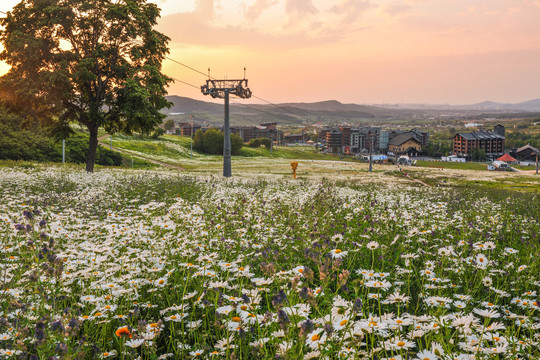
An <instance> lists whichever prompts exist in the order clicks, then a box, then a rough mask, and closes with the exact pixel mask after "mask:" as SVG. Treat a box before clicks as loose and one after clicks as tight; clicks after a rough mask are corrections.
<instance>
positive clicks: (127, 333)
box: [115, 326, 131, 339]
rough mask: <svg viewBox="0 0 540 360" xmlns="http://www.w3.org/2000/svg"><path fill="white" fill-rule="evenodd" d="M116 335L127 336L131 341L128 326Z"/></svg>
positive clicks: (117, 331)
mask: <svg viewBox="0 0 540 360" xmlns="http://www.w3.org/2000/svg"><path fill="white" fill-rule="evenodd" d="M115 334H116V336H118V337H122V336H124V335H125V336H127V337H129V338H130V339H131V332H130V331H129V329H128V327H127V326H124V327H121V328H120V329H118V330H116V333H115Z"/></svg>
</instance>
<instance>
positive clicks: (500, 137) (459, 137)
mask: <svg viewBox="0 0 540 360" xmlns="http://www.w3.org/2000/svg"><path fill="white" fill-rule="evenodd" d="M504 134H505V129H504V126H502V125H497V126H495V131H491V130H490V131H483V130H479V131H475V132H471V133H459V134H456V135H455V136H454V139H453V152H454V154H455V155H458V156H463V157H470V156H471V154H472V152H473V150H474V149H481V150H484V151H485V152H486V155H487V156H502V155H503V154H504V140H505V136H504Z"/></svg>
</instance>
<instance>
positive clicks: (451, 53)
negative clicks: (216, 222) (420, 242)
mask: <svg viewBox="0 0 540 360" xmlns="http://www.w3.org/2000/svg"><path fill="white" fill-rule="evenodd" d="M15 3H17V1H14V0H2V4H3V5H2V8H1V9H0V10H3V11H8V10H10V9H11V7H12V6H13V5H14V4H15ZM156 3H157V4H158V5H159V7H160V8H161V9H162V18H161V20H160V22H159V26H158V30H160V31H161V32H163V33H165V34H166V35H167V36H169V37H170V38H171V42H170V44H169V46H170V49H171V53H170V55H169V57H171V58H172V59H175V60H177V61H180V62H182V63H184V64H186V65H189V66H191V67H194V68H196V69H198V70H200V71H202V72H205V73H206V70H207V68H211V75H212V76H213V77H216V78H222V77H228V78H237V77H242V76H243V68H244V66H245V67H247V78H248V79H249V85H250V87H251V89H252V91H253V93H254V94H255V95H257V96H259V97H261V98H264V99H265V100H268V101H271V102H275V103H277V102H293V101H304V102H311V101H320V100H330V99H335V100H339V101H341V102H347V103H348V102H351V103H383V102H384V103H401V102H402V101H403V102H405V103H448V104H469V103H475V102H480V101H483V100H492V101H500V102H520V101H525V100H530V99H534V98H540V20H539V19H540V0H477V1H473V0H156ZM0 71H4V72H5V71H6V67H5V65H4V66H3V67H2V66H0ZM164 72H165V73H166V74H167V75H169V76H171V77H174V78H177V79H180V80H182V81H185V82H188V83H191V84H193V85H197V86H200V85H202V84H203V83H204V82H205V77H204V76H203V75H201V74H197V73H195V72H193V71H191V70H189V69H187V68H185V67H182V66H180V65H177V64H175V63H173V62H171V61H166V62H165V63H164ZM169 94H175V95H181V96H188V97H192V98H197V99H205V100H208V99H206V98H205V97H204V96H203V95H202V94H200V91H198V90H197V89H194V88H192V87H189V86H187V85H184V84H182V83H176V84H173V85H172V86H171V87H170V89H169ZM250 102H260V101H259V100H257V99H253V100H251V101H250Z"/></svg>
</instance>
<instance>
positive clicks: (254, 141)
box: [248, 138, 272, 149]
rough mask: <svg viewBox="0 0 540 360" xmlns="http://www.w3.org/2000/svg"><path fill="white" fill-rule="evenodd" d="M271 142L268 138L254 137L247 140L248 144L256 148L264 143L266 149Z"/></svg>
mask: <svg viewBox="0 0 540 360" xmlns="http://www.w3.org/2000/svg"><path fill="white" fill-rule="evenodd" d="M271 144H272V140H270V139H269V138H256V139H251V140H249V142H248V146H249V147H252V148H258V147H260V146H261V145H264V146H265V147H266V148H267V149H269V148H270V146H271Z"/></svg>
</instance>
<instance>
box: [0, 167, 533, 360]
mask: <svg viewBox="0 0 540 360" xmlns="http://www.w3.org/2000/svg"><path fill="white" fill-rule="evenodd" d="M283 165H284V166H285V165H286V164H285V163H284V164H283ZM301 165H302V164H301ZM353 165H354V164H352V165H347V166H351V167H352V166H353ZM328 166H333V165H328ZM378 171H379V173H378V176H383V174H384V170H378ZM356 175H358V174H356ZM358 176H359V175H358ZM399 176H400V177H399V179H401V175H399ZM396 179H398V177H397V176H396ZM368 182H369V181H366V182H364V183H362V182H355V181H350V180H349V179H347V178H344V177H342V178H341V180H340V179H333V178H323V177H321V176H318V177H313V178H303V179H297V180H296V181H293V180H292V179H289V178H282V177H276V178H273V179H272V178H269V177H257V176H250V177H239V176H235V177H234V178H231V179H227V180H225V179H222V178H221V177H219V176H215V175H204V174H197V175H183V174H182V173H173V172H165V171H135V170H134V171H125V170H114V169H103V168H102V169H99V171H97V172H96V173H94V174H87V173H86V172H84V171H81V170H77V169H74V168H69V167H65V168H62V167H39V166H36V167H33V166H32V167H30V166H29V167H20V166H19V167H17V166H5V167H0V234H1V235H2V236H1V245H2V246H1V249H2V256H0V278H1V285H0V300H1V301H0V315H1V317H0V358H14V359H17V358H23V359H101V358H115V359H167V358H171V359H378V360H388V359H411V360H416V359H419V360H426V359H427V360H432V359H444V360H446V359H449V360H450V359H451V360H454V359H459V360H469V359H538V358H540V350H539V341H540V330H539V329H540V321H539V320H540V318H539V310H540V307H539V304H538V291H539V287H540V278H539V275H538V274H540V261H539V260H538V258H539V256H540V245H539V234H540V223H539V219H540V197H539V195H538V192H516V191H505V190H501V189H492V188H489V187H488V188H483V187H465V186H464V187H451V186H450V187H448V186H446V187H438V186H432V187H428V186H419V185H418V184H416V183H413V182H410V181H395V182H394V181H392V184H391V185H392V186H390V184H389V182H390V181H389V180H386V182H384V181H381V182H380V183H379V184H373V183H371V184H369V183H368Z"/></svg>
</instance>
